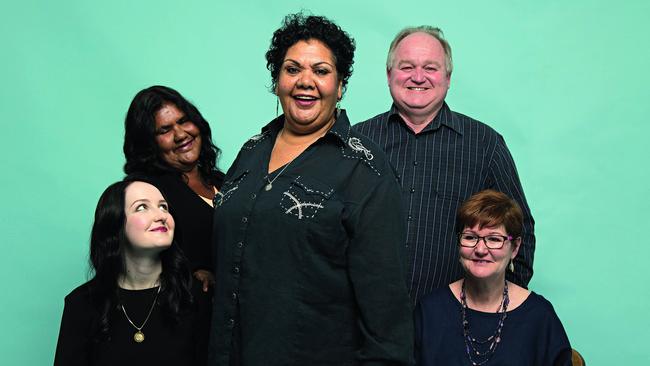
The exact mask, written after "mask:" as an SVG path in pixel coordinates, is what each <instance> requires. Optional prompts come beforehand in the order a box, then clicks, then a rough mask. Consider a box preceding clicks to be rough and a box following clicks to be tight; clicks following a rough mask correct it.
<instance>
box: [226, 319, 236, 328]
mask: <svg viewBox="0 0 650 366" xmlns="http://www.w3.org/2000/svg"><path fill="white" fill-rule="evenodd" d="M234 326H235V319H232V318H230V319H228V327H229V328H232V327H234Z"/></svg>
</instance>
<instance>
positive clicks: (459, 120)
mask: <svg viewBox="0 0 650 366" xmlns="http://www.w3.org/2000/svg"><path fill="white" fill-rule="evenodd" d="M448 115H449V117H448V122H447V124H448V125H450V126H452V127H456V128H457V129H459V130H460V131H462V133H463V136H466V137H469V138H470V139H477V140H494V139H499V138H502V137H501V135H500V134H499V133H498V132H497V131H496V130H495V129H494V128H492V127H490V126H489V125H488V124H487V123H484V122H481V121H479V120H477V119H474V118H472V117H470V116H467V115H465V114H463V113H460V112H456V111H452V110H449V114H448Z"/></svg>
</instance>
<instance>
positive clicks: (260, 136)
mask: <svg viewBox="0 0 650 366" xmlns="http://www.w3.org/2000/svg"><path fill="white" fill-rule="evenodd" d="M267 137H269V131H264V132H262V133H258V134H257V135H254V136H252V137H251V138H249V139H248V141H246V143H245V144H244V146H242V149H246V150H251V149H252V148H254V147H255V146H257V144H258V143H260V141H262V140H264V139H266V138H267Z"/></svg>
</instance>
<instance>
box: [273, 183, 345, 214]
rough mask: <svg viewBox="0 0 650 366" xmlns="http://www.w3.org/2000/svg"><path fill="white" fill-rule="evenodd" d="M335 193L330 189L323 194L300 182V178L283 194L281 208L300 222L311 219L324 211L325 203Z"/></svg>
mask: <svg viewBox="0 0 650 366" xmlns="http://www.w3.org/2000/svg"><path fill="white" fill-rule="evenodd" d="M332 192H334V190H333V189H330V190H329V191H327V192H322V191H319V190H316V189H312V188H309V187H307V186H306V185H305V184H304V183H302V182H301V181H300V176H298V177H296V179H295V180H294V181H293V182H291V184H290V185H289V188H288V189H287V190H286V191H284V192H283V193H282V199H281V200H280V207H281V208H282V210H283V211H284V213H285V214H287V215H293V216H295V217H297V218H298V219H299V220H302V219H311V218H313V217H315V216H316V214H317V213H318V211H320V210H321V209H323V208H324V207H325V206H323V202H325V200H326V199H327V198H328V197H329V196H330V195H331V194H332Z"/></svg>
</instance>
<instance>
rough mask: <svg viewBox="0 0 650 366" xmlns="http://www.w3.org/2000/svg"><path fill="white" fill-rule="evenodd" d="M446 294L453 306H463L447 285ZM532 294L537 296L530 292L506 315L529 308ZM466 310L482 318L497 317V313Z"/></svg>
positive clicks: (468, 308)
mask: <svg viewBox="0 0 650 366" xmlns="http://www.w3.org/2000/svg"><path fill="white" fill-rule="evenodd" d="M446 292H447V295H448V296H449V297H450V298H451V300H452V302H453V303H454V304H456V305H458V306H463V305H462V304H461V303H460V301H459V300H458V299H457V298H456V295H454V292H453V291H451V288H449V285H447V286H446ZM533 294H535V295H537V294H536V293H535V291H530V292H529V293H528V296H527V297H526V298H525V299H524V301H523V302H522V303H521V304H519V306H517V307H516V308H514V309H511V310H508V311H506V314H514V313H515V312H517V311H519V309H525V308H527V307H528V306H529V304H530V303H531V301H529V300H530V298H531V297H532V296H533ZM467 310H469V311H471V312H473V313H476V314H481V315H484V316H494V315H499V313H495V312H486V311H480V310H474V309H472V308H470V307H467Z"/></svg>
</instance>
